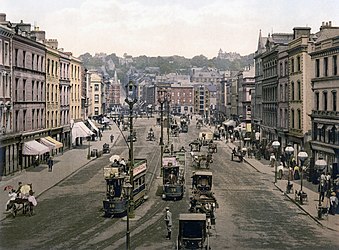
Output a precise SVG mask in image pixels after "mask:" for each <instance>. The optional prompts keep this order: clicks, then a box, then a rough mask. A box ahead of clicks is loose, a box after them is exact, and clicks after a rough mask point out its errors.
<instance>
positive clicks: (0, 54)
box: [0, 40, 3, 64]
mask: <svg viewBox="0 0 339 250" xmlns="http://www.w3.org/2000/svg"><path fill="white" fill-rule="evenodd" d="M2 57H3V55H2V40H0V64H2Z"/></svg>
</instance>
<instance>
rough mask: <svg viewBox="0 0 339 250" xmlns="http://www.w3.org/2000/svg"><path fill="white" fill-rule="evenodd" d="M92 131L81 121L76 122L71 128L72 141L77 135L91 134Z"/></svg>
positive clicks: (85, 135)
mask: <svg viewBox="0 0 339 250" xmlns="http://www.w3.org/2000/svg"><path fill="white" fill-rule="evenodd" d="M93 134H94V133H93V132H92V131H91V130H90V129H89V128H88V127H87V126H86V125H85V123H83V122H76V123H74V126H73V128H72V143H74V142H75V140H76V138H78V137H87V136H91V135H93Z"/></svg>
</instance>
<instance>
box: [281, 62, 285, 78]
mask: <svg viewBox="0 0 339 250" xmlns="http://www.w3.org/2000/svg"><path fill="white" fill-rule="evenodd" d="M283 72H284V69H283V63H282V62H281V63H280V76H283Z"/></svg>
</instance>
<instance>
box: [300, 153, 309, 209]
mask: <svg viewBox="0 0 339 250" xmlns="http://www.w3.org/2000/svg"><path fill="white" fill-rule="evenodd" d="M298 158H299V160H300V169H301V170H300V203H301V204H303V178H304V176H303V172H304V170H303V168H304V162H305V160H306V159H307V158H308V154H307V153H306V152H305V151H304V150H303V149H302V150H301V151H300V152H299V153H298Z"/></svg>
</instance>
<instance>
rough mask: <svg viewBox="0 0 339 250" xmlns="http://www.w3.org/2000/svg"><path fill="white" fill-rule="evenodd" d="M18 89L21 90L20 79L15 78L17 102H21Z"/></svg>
mask: <svg viewBox="0 0 339 250" xmlns="http://www.w3.org/2000/svg"><path fill="white" fill-rule="evenodd" d="M18 88H19V78H15V92H14V94H15V100H16V101H17V102H18V101H19V95H18Z"/></svg>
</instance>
